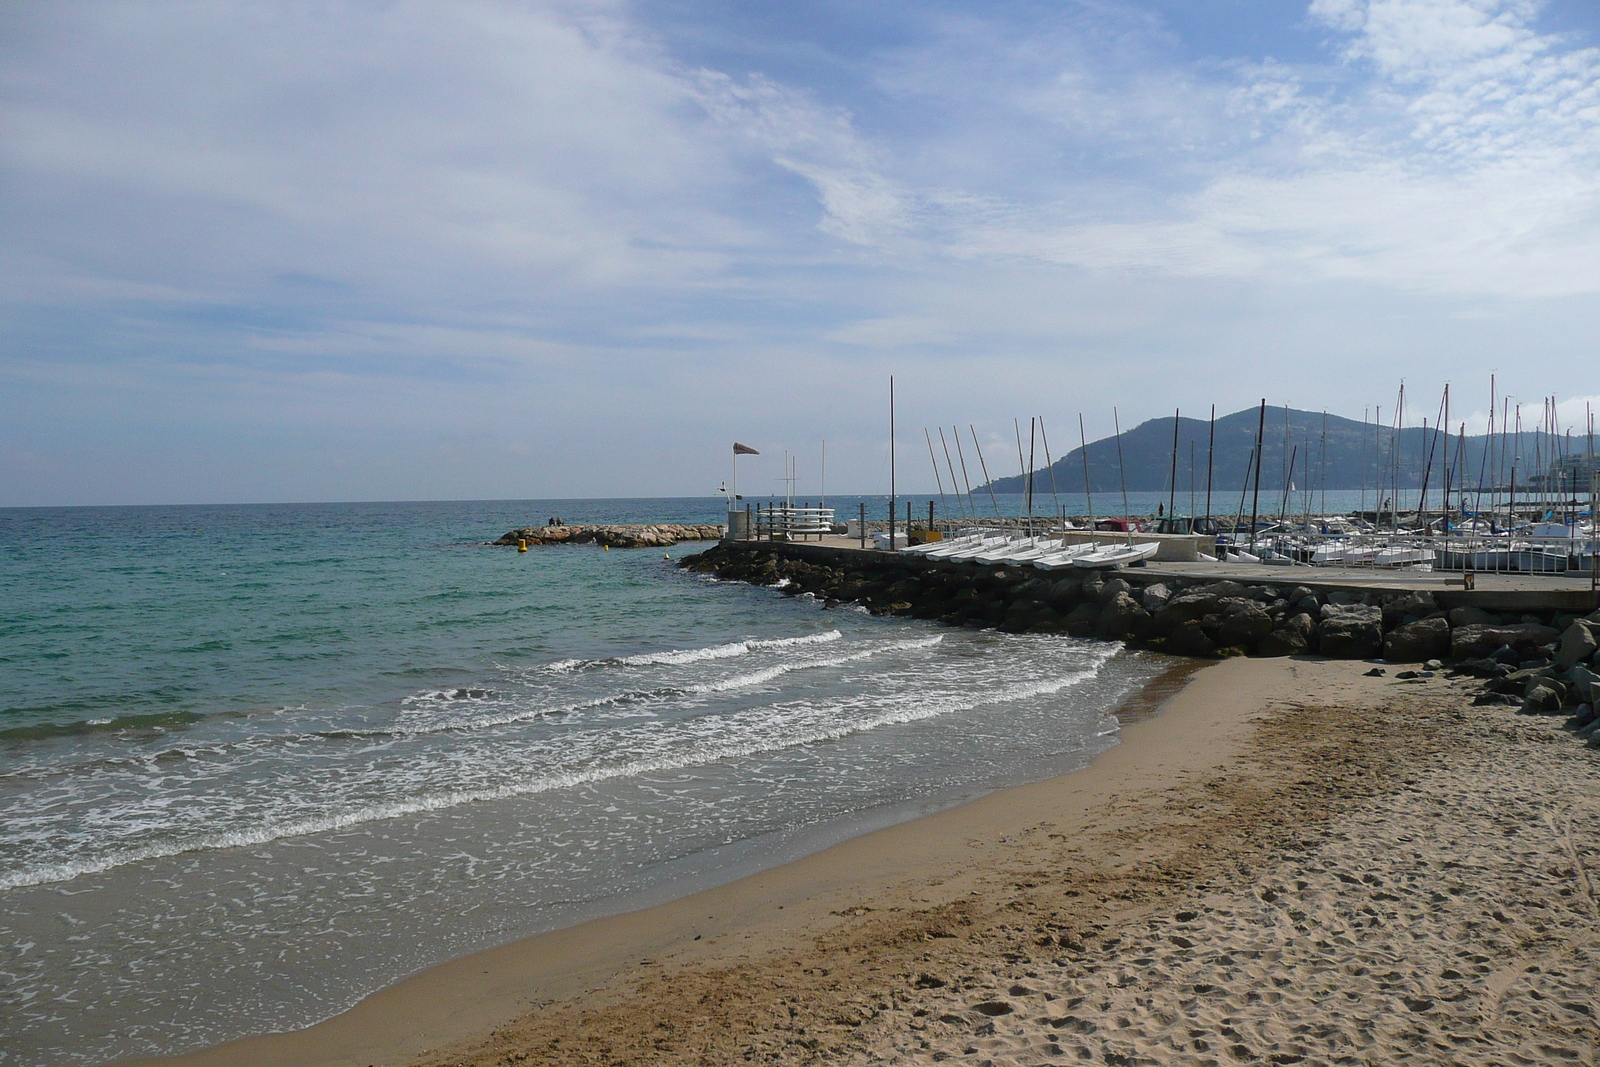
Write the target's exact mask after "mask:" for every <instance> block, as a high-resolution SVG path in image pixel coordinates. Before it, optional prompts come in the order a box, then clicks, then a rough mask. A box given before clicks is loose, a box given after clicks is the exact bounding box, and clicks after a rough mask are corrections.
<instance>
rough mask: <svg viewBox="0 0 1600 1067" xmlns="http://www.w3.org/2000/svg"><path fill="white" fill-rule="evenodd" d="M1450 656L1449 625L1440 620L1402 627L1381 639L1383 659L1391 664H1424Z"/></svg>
mask: <svg viewBox="0 0 1600 1067" xmlns="http://www.w3.org/2000/svg"><path fill="white" fill-rule="evenodd" d="M1430 599H1431V598H1430ZM1449 654H1450V624H1449V623H1448V622H1446V621H1445V620H1443V619H1420V620H1418V621H1416V622H1408V623H1402V624H1401V625H1400V626H1397V627H1395V628H1394V629H1393V630H1391V631H1389V633H1388V635H1387V636H1386V637H1384V639H1383V658H1384V659H1386V660H1388V661H1389V662H1390V663H1423V662H1426V661H1427V660H1430V659H1441V658H1443V657H1445V656H1447V655H1449Z"/></svg>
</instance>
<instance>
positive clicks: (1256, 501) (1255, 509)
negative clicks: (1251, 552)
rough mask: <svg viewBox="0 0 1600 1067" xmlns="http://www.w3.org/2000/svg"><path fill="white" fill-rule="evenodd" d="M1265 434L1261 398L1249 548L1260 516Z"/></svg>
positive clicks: (1265, 406)
mask: <svg viewBox="0 0 1600 1067" xmlns="http://www.w3.org/2000/svg"><path fill="white" fill-rule="evenodd" d="M1266 432H1267V398H1266V397H1262V398H1261V415H1260V417H1259V418H1258V419H1257V420H1256V478H1255V494H1254V495H1253V496H1251V498H1250V547H1251V548H1254V547H1255V543H1256V522H1257V520H1258V519H1259V518H1260V516H1261V441H1262V439H1263V438H1264V437H1265V436H1266Z"/></svg>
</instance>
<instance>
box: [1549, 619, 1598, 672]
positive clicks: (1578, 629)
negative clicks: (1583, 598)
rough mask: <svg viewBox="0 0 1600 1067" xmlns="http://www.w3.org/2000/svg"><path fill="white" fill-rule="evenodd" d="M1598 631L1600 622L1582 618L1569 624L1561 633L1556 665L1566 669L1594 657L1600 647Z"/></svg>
mask: <svg viewBox="0 0 1600 1067" xmlns="http://www.w3.org/2000/svg"><path fill="white" fill-rule="evenodd" d="M1597 631H1600V623H1591V622H1585V621H1584V620H1582V619H1579V620H1578V621H1577V622H1574V623H1573V624H1572V625H1570V626H1568V627H1567V629H1566V631H1565V632H1564V633H1562V635H1561V647H1560V648H1559V649H1557V650H1556V666H1557V667H1560V668H1561V669H1562V670H1566V669H1567V668H1569V667H1575V666H1577V665H1578V664H1580V663H1584V662H1587V661H1588V660H1590V659H1592V658H1593V657H1594V654H1595V650H1596V649H1600V640H1597Z"/></svg>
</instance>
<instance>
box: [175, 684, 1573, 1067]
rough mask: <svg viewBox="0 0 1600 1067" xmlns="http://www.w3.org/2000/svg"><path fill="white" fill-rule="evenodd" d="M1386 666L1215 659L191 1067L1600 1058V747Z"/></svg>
mask: <svg viewBox="0 0 1600 1067" xmlns="http://www.w3.org/2000/svg"><path fill="white" fill-rule="evenodd" d="M1366 669H1367V665H1366V664H1364V663H1353V662H1323V661H1315V660H1292V659H1271V660H1265V659H1263V660H1244V659H1235V660H1229V661H1224V662H1221V663H1218V664H1215V665H1213V666H1208V667H1206V668H1204V669H1202V670H1200V671H1198V672H1197V673H1194V674H1193V675H1192V676H1190V677H1189V679H1188V681H1187V684H1184V685H1182V688H1181V691H1178V692H1176V693H1175V694H1174V695H1172V696H1171V697H1170V699H1167V700H1166V701H1165V703H1164V704H1162V705H1161V707H1160V710H1159V712H1157V713H1154V714H1145V713H1140V712H1138V710H1137V709H1134V710H1133V713H1132V714H1131V716H1130V717H1132V718H1135V719H1137V720H1138V721H1135V722H1133V723H1131V724H1130V725H1128V726H1127V727H1126V728H1125V730H1124V731H1123V735H1122V741H1123V743H1122V744H1120V745H1118V746H1117V747H1115V748H1113V749H1112V750H1110V751H1109V752H1107V753H1105V754H1103V755H1102V756H1101V757H1099V758H1098V759H1097V760H1096V761H1095V762H1094V764H1093V765H1092V766H1091V767H1089V768H1088V769H1087V770H1084V771H1081V772H1077V773H1074V774H1069V775H1065V776H1062V777H1060V778H1056V779H1053V780H1050V781H1046V782H1041V783H1038V784H1035V785H1030V786H1024V787H1020V788H1016V789H1010V790H1006V791H1003V792H999V793H995V794H992V795H990V796H987V797H984V798H982V799H980V800H978V801H975V802H973V803H970V804H967V805H965V806H963V807H960V808H956V809H953V810H950V811H946V812H943V813H940V814H936V815H932V816H928V817H925V818H922V819H918V820H915V821H912V822H909V823H904V824H901V825H898V826H894V827H890V828H888V829H885V830H880V831H877V832H874V833H871V834H868V835H865V836H863V837H859V838H856V839H853V840H851V841H847V842H845V843H843V844H840V845H837V846H835V847H833V848H831V849H828V850H826V851H824V852H820V853H817V854H815V855H812V856H809V857H806V858H804V859H801V860H799V861H796V862H793V863H790V864H787V865H785V866H782V867H779V868H775V869H773V870H771V871H767V872H765V873H762V874H759V875H756V876H753V877H750V878H747V879H744V880H743V881H740V882H737V883H733V884H731V885H728V886H724V887H721V888H719V889H714V890H710V891H707V892H703V893H699V894H696V895H694V896H690V897H687V898H684V899H681V900H677V901H674V902H671V903H668V904H664V905H661V906H658V907H655V908H651V909H648V910H645V911H640V912H635V913H632V914H628V915H622V916H616V917H613V918H607V919H602V920H598V921H596V922H592V923H589V924H586V925H585V926H581V927H577V928H574V929H571V930H566V931H561V932H557V933H553V934H549V935H544V936H541V937H536V938H531V939H528V940H526V941H522V942H518V943H515V944H512V945H508V946H505V947H503V948H499V949H495V950H492V951H489V952H484V953H479V954H477V955H474V956H470V957H467V958H464V959H461V960H457V961H454V962H452V963H449V964H445V965H443V966H440V967H435V968H432V969H431V970H428V971H425V972H422V973H420V974H418V975H416V976H414V977H413V978H410V979H408V980H406V981H404V982H401V983H399V984H398V985H396V986H394V987H392V988H390V989H387V990H384V991H383V992H380V993H378V994H376V995H374V996H373V997H370V998H368V999H367V1000H366V1001H364V1002H363V1003H362V1004H360V1005H359V1006H358V1007H356V1008H355V1009H353V1010H351V1011H349V1012H346V1013H345V1014H343V1015H340V1016H338V1017H336V1018H333V1019H331V1020H329V1021H327V1022H325V1023H323V1024H321V1025H319V1026H315V1027H312V1028H310V1029H307V1030H304V1031H300V1032H296V1033H289V1034H281V1035H271V1036H265V1037H259V1038H252V1039H248V1040H244V1041H239V1042H234V1043H231V1044H229V1045H224V1046H221V1047H219V1048H216V1049H212V1050H208V1051H206V1052H203V1053H200V1054H196V1055H190V1056H185V1057H181V1058H177V1059H171V1060H163V1061H159V1062H163V1063H181V1064H186V1065H195V1067H198V1065H202V1064H281V1065H290V1064H308V1065H309V1064H328V1065H334V1064H338V1065H344V1064H358V1065H359V1064H386V1065H388V1064H417V1065H434V1064H472V1065H489V1064H507V1063H522V1062H526V1063H540V1064H623V1063H630V1064H723V1063H741V1062H752V1063H811V1062H822V1061H827V1062H849V1063H917V1064H921V1063H936V1062H951V1061H954V1062H958V1063H975V1064H983V1063H992V1064H1035V1063H1051V1062H1062V1063H1067V1062H1095V1063H1111V1064H1133V1063H1184V1064H1188V1063H1193V1064H1217V1063H1220V1064H1227V1063H1236V1062H1263V1063H1301V1062H1303V1063H1328V1064H1333V1063H1398V1062H1417V1063H1462V1064H1479V1063H1482V1064H1490V1063H1543V1062H1552V1063H1556V1062H1559V1063H1592V1062H1594V1058H1595V1045H1596V1011H1597V1005H1596V1001H1595V998H1594V996H1593V989H1594V988H1595V986H1596V979H1597V978H1600V911H1597V905H1596V897H1595V885H1594V882H1593V880H1592V876H1591V871H1594V870H1595V869H1596V867H1597V861H1600V834H1597V832H1596V829H1595V826H1596V823H1595V814H1596V809H1597V806H1600V762H1597V761H1596V759H1595V758H1594V753H1593V752H1592V751H1590V750H1587V749H1585V748H1583V747H1582V745H1581V744H1578V743H1577V742H1574V741H1573V740H1572V739H1571V738H1570V737H1568V736H1567V735H1565V734H1563V733H1562V732H1561V731H1560V729H1559V722H1560V720H1559V719H1552V718H1544V717H1519V716H1517V715H1516V714H1515V713H1514V712H1512V711H1511V710H1510V709H1506V708H1473V707H1469V706H1468V703H1469V700H1470V694H1469V692H1468V690H1467V688H1466V687H1465V686H1464V685H1460V686H1458V685H1455V684H1453V683H1450V682H1448V681H1446V680H1445V679H1443V678H1442V677H1441V678H1435V679H1431V680H1428V681H1425V682H1405V681H1397V680H1394V679H1392V678H1387V677H1386V678H1368V677H1364V676H1363V673H1362V672H1363V671H1365V670H1366ZM1391 673H1392V671H1391Z"/></svg>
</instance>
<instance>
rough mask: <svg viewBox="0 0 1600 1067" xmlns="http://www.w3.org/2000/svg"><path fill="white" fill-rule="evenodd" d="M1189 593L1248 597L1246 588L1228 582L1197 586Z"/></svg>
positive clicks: (1248, 592)
mask: <svg viewBox="0 0 1600 1067" xmlns="http://www.w3.org/2000/svg"><path fill="white" fill-rule="evenodd" d="M1189 592H1191V593H1200V594H1203V595H1205V596H1213V597H1249V595H1250V590H1249V588H1248V587H1246V586H1243V585H1240V584H1239V583H1238V582H1230V581H1221V582H1212V583H1211V584H1210V585H1197V586H1195V587H1194V588H1193V589H1191V590H1189Z"/></svg>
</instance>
